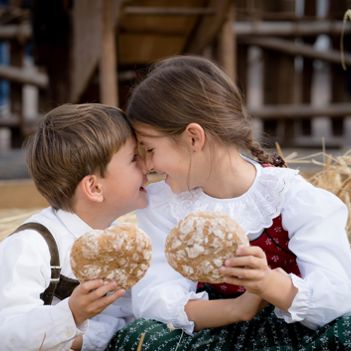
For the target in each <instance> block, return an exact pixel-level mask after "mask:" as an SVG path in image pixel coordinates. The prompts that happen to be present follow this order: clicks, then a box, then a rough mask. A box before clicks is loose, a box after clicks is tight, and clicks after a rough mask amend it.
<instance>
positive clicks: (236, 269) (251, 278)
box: [220, 246, 272, 295]
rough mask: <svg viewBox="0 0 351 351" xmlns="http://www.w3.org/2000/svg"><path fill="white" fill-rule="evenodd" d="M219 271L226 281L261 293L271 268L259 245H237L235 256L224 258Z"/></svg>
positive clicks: (255, 292)
mask: <svg viewBox="0 0 351 351" xmlns="http://www.w3.org/2000/svg"><path fill="white" fill-rule="evenodd" d="M220 271H221V273H222V274H223V276H224V277H225V282H226V283H229V284H233V285H240V286H243V287H245V289H246V290H247V291H249V292H251V293H254V294H258V295H261V294H262V292H263V291H264V289H265V286H266V284H267V281H268V280H269V276H270V273H271V271H272V269H271V268H270V267H269V266H268V262H267V258H266V254H265V253H264V251H263V250H262V249H261V248H260V247H258V246H239V247H238V249H237V251H236V256H235V257H232V258H229V259H228V260H226V261H225V266H223V267H221V269H220Z"/></svg>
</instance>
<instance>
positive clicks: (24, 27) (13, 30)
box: [0, 23, 32, 43]
mask: <svg viewBox="0 0 351 351" xmlns="http://www.w3.org/2000/svg"><path fill="white" fill-rule="evenodd" d="M31 37H32V28H31V26H30V24H27V23H23V24H8V25H0V40H17V41H19V42H21V43H23V42H26V41H28V40H30V39H31Z"/></svg>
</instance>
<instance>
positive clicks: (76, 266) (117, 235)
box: [71, 223, 151, 289]
mask: <svg viewBox="0 0 351 351" xmlns="http://www.w3.org/2000/svg"><path fill="white" fill-rule="evenodd" d="M150 261H151V241H150V238H149V237H148V236H147V235H146V234H145V233H144V232H143V231H142V230H140V229H138V228H137V227H136V226H135V225H134V224H129V223H121V224H118V225H116V226H113V227H110V228H108V229H106V230H92V231H90V232H88V233H86V234H84V235H82V236H81V237H80V238H78V239H77V240H76V241H75V242H74V244H73V246H72V249H71V267H72V271H73V273H74V274H75V276H76V277H77V278H78V280H80V281H86V280H92V279H104V280H114V281H116V282H117V284H118V287H120V288H123V289H129V288H130V287H131V286H133V285H134V284H135V283H136V282H137V281H138V280H140V279H141V278H142V277H143V276H144V274H145V273H146V271H147V269H148V268H149V266H150Z"/></svg>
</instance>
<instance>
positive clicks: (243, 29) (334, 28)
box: [233, 20, 351, 37]
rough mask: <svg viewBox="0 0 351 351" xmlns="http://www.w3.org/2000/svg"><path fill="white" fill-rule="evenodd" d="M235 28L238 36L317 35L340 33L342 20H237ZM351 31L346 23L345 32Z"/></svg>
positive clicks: (350, 25) (350, 27)
mask: <svg viewBox="0 0 351 351" xmlns="http://www.w3.org/2000/svg"><path fill="white" fill-rule="evenodd" d="M233 30H234V32H235V33H236V35H237V36H238V37H243V36H252V35H255V36H279V37H281V36H296V37H304V36H315V35H318V34H331V35H340V33H341V32H342V30H343V22H342V21H331V20H317V21H310V22H300V21H299V22H267V21H260V22H258V21H236V22H235V23H233ZM350 32H351V24H350V23H347V24H345V33H350Z"/></svg>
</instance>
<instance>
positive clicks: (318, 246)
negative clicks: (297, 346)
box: [276, 176, 351, 329]
mask: <svg viewBox="0 0 351 351" xmlns="http://www.w3.org/2000/svg"><path fill="white" fill-rule="evenodd" d="M347 217H348V211H347V208H346V206H345V205H344V203H343V202H342V201H341V200H340V199H339V198H337V197H336V196H334V195H333V194H332V193H330V192H327V191H325V190H323V189H320V188H316V187H314V186H312V185H311V184H310V183H308V182H307V181H305V180H304V179H302V177H301V176H297V177H296V180H295V181H294V182H293V183H292V184H291V191H289V193H288V194H287V198H286V203H285V206H284V209H283V211H282V220H283V226H284V228H285V229H286V230H287V231H288V232H289V237H290V241H289V248H290V250H291V251H292V252H293V253H294V254H295V255H296V256H297V264H298V266H299V269H300V272H301V277H298V276H296V275H294V274H290V276H291V279H292V282H293V284H294V286H295V287H296V288H297V289H298V293H297V295H296V296H295V298H294V300H293V302H292V305H291V306H290V308H289V310H288V311H287V312H284V311H282V310H280V309H276V314H277V316H278V317H281V318H283V319H284V320H285V321H286V322H288V323H291V322H296V321H299V322H301V323H302V324H303V325H305V326H307V327H309V328H311V329H316V328H318V327H320V326H323V325H324V324H326V323H329V322H330V321H332V320H333V319H335V318H337V317H339V316H342V315H344V314H351V250H350V243H349V242H348V239H347V234H346V230H345V227H346V221H347Z"/></svg>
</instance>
